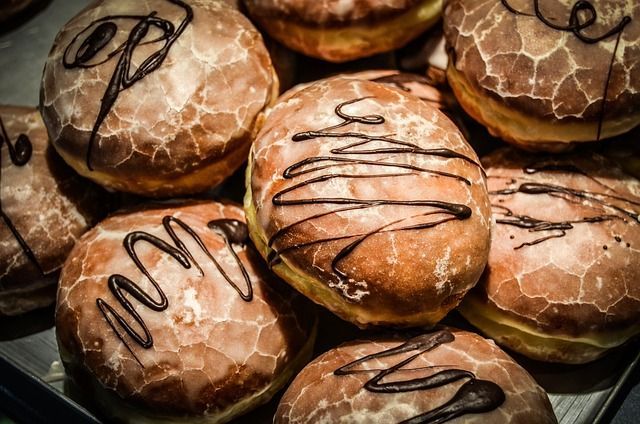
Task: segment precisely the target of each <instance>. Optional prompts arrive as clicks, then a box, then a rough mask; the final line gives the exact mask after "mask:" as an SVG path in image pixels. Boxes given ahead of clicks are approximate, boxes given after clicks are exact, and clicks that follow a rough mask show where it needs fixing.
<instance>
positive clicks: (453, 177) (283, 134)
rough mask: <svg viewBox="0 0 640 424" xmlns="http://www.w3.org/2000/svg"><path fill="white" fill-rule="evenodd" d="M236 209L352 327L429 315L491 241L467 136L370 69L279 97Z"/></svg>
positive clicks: (278, 259)
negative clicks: (373, 78)
mask: <svg viewBox="0 0 640 424" xmlns="http://www.w3.org/2000/svg"><path fill="white" fill-rule="evenodd" d="M245 211H246V213H247V221H248V225H249V230H250V236H251V238H252V240H253V241H254V243H255V244H256V246H257V247H258V249H259V251H260V253H261V254H262V256H263V257H264V258H266V260H267V261H268V262H269V265H270V266H271V268H272V270H273V271H274V272H275V273H276V274H278V275H279V276H280V277H282V278H283V279H284V280H285V281H287V282H288V283H289V284H291V285H292V286H293V287H295V288H296V289H297V290H298V291H300V292H301V293H303V294H304V295H305V296H307V297H309V298H310V299H312V300H313V301H314V302H316V303H319V304H321V305H323V306H325V307H326V308H328V309H330V310H331V311H333V312H334V313H335V314H337V315H338V316H340V317H341V318H343V319H345V320H347V321H351V322H353V323H355V324H357V325H359V326H367V325H376V324H381V325H382V324H388V325H397V326H411V325H430V324H433V323H435V322H437V321H438V320H440V319H441V318H442V317H443V316H444V315H445V314H446V313H447V312H448V311H449V310H451V309H453V308H454V307H455V306H456V305H457V304H458V303H459V302H460V300H461V298H462V296H464V294H465V293H466V292H467V290H469V289H470V288H471V287H472V286H473V285H474V284H476V282H477V280H478V278H479V277H480V275H481V273H482V269H483V268H484V266H485V264H486V260H487V255H488V251H489V237H490V234H489V231H490V226H491V225H490V224H491V218H490V207H489V201H488V196H487V192H486V186H485V180H484V176H483V171H482V169H481V167H480V165H479V162H478V160H477V158H476V155H475V153H474V152H473V150H472V149H471V148H470V147H469V145H468V144H467V143H466V142H465V140H464V137H463V136H462V135H461V133H460V132H459V130H458V129H457V128H456V126H455V125H454V124H453V123H452V122H451V121H450V120H449V119H447V118H446V116H445V115H444V114H442V113H441V112H439V111H438V110H437V109H436V108H434V107H432V106H430V105H428V104H427V103H426V102H424V101H422V100H420V99H419V98H418V97H415V96H412V95H409V94H406V93H405V92H403V91H402V90H398V89H395V88H392V87H388V86H386V85H383V84H379V83H374V82H370V81H362V80H353V79H348V78H342V77H336V78H332V79H327V80H323V81H320V82H318V83H316V84H314V85H312V86H310V87H308V88H306V89H304V90H302V91H299V92H298V93H297V94H295V95H293V96H291V97H289V98H288V99H287V100H286V101H282V102H278V104H277V105H276V106H275V107H274V109H273V110H272V111H271V112H270V113H269V116H268V118H267V121H266V122H265V126H264V128H263V129H262V131H261V132H260V133H259V135H258V137H257V139H256V141H255V143H254V145H253V147H252V152H251V156H250V159H249V165H248V168H247V194H246V196H245ZM462 235H463V236H462Z"/></svg>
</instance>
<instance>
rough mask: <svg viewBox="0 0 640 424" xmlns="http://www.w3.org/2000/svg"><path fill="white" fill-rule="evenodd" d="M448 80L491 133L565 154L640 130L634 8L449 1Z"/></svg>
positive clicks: (621, 1)
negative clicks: (576, 146) (573, 147)
mask: <svg viewBox="0 0 640 424" xmlns="http://www.w3.org/2000/svg"><path fill="white" fill-rule="evenodd" d="M444 31H445V37H446V40H447V45H448V49H449V55H450V60H449V66H448V69H447V78H448V80H449V84H450V85H451V87H452V89H453V91H454V92H455V94H456V97H457V98H458V100H459V101H460V103H461V105H462V107H463V108H464V109H465V110H466V111H467V112H468V113H469V114H470V115H471V116H472V117H473V118H475V119H476V120H478V121H479V122H480V123H482V124H484V125H485V126H487V127H488V129H489V131H490V132H491V133H492V134H493V135H495V136H498V137H500V138H502V139H504V140H506V141H508V142H511V143H515V144H517V145H519V146H521V147H525V148H527V149H531V150H549V151H561V150H566V149H568V148H570V147H571V143H574V142H584V141H592V140H600V139H603V138H608V137H613V136H615V135H618V134H622V133H625V132H627V131H629V130H630V129H632V128H633V127H635V126H637V125H638V124H640V75H639V74H638V72H640V70H639V68H638V67H637V66H636V62H637V57H638V55H640V7H637V4H635V3H634V2H627V1H625V0H601V1H598V2H594V1H580V2H576V1H551V2H539V1H536V0H481V1H476V0H451V1H449V2H447V5H446V7H445V9H444Z"/></svg>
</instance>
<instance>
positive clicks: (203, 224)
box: [56, 201, 313, 418]
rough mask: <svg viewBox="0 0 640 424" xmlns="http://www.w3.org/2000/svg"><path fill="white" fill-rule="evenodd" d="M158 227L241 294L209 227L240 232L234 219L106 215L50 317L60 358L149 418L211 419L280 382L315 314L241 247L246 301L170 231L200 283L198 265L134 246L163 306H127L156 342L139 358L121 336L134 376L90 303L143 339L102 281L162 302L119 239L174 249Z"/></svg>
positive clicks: (164, 208)
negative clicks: (114, 278) (222, 222)
mask: <svg viewBox="0 0 640 424" xmlns="http://www.w3.org/2000/svg"><path fill="white" fill-rule="evenodd" d="M164 216H173V217H175V218H178V219H180V220H182V221H183V222H184V223H185V224H187V225H188V226H189V227H190V228H191V229H192V230H193V231H194V232H195V233H196V234H197V235H198V236H199V237H200V238H201V240H202V242H203V243H204V245H205V246H206V247H207V248H208V250H209V251H210V252H211V254H212V256H213V257H214V258H215V259H216V260H217V261H218V262H219V263H220V264H221V266H222V267H223V269H224V270H225V272H226V273H227V275H228V276H229V277H230V279H231V281H234V282H235V283H236V284H237V285H238V287H239V288H240V289H241V290H242V291H243V292H244V293H246V292H247V288H246V286H245V283H244V279H243V277H242V273H241V268H240V267H238V265H237V264H236V263H235V260H234V259H233V256H232V255H231V253H230V251H229V249H228V248H227V247H226V246H225V243H224V239H223V237H222V236H221V235H220V234H218V233H216V232H215V231H213V230H212V229H211V228H209V227H208V226H207V223H208V222H210V221H211V220H217V219H234V220H239V221H244V215H243V213H242V210H241V209H240V208H239V207H237V206H235V205H231V204H221V203H216V202H211V201H204V202H182V203H175V202H174V203H165V204H157V205H149V206H147V207H144V208H142V209H140V210H137V211H133V212H129V213H119V214H116V215H113V216H111V217H110V218H108V219H106V220H105V221H103V222H102V223H100V224H99V225H98V226H97V227H95V228H94V229H93V230H91V231H90V232H88V233H87V234H86V235H85V236H84V237H83V238H82V240H81V241H80V242H79V243H78V244H77V245H76V247H75V248H74V250H73V251H72V253H71V255H70V256H69V259H68V260H67V262H66V264H65V267H64V268H63V271H62V274H61V277H60V288H59V293H58V305H57V310H56V329H57V336H58V344H59V347H60V351H61V356H62V359H63V361H64V362H65V365H66V366H67V368H68V369H70V370H71V371H72V374H73V375H76V374H80V375H81V374H82V372H84V373H87V372H88V373H89V374H92V375H93V377H94V378H95V379H97V381H98V382H99V383H100V384H101V385H102V386H103V387H104V388H106V389H107V390H108V391H111V392H113V393H116V394H117V395H118V396H120V397H121V398H123V399H124V400H126V401H128V402H129V403H132V404H135V405H137V406H139V407H141V408H143V410H146V411H147V414H149V415H151V416H154V415H157V416H165V417H166V416H169V417H171V416H173V417H177V416H181V415H187V416H194V417H195V416H202V415H205V416H212V417H214V418H215V416H217V415H220V414H224V413H225V412H226V411H227V410H228V409H230V408H232V407H233V406H234V405H235V404H236V403H237V402H239V401H242V400H243V399H246V398H250V397H252V396H254V395H257V394H258V392H260V391H261V390H263V389H265V388H267V387H268V386H269V385H271V384H272V383H274V382H275V381H276V380H277V379H278V377H280V376H281V373H283V370H285V369H286V368H287V367H288V366H289V365H290V364H291V362H292V361H293V360H294V359H295V358H296V357H297V356H298V354H300V353H301V349H302V348H303V346H304V345H305V343H306V341H307V339H308V338H309V337H310V331H311V326H312V324H313V322H312V311H305V306H304V305H305V303H303V301H304V299H303V298H302V297H300V296H298V295H295V294H293V293H292V292H291V291H290V290H289V289H288V287H286V286H285V285H283V284H281V283H279V282H278V281H275V280H273V279H272V278H271V277H270V276H269V274H268V273H267V272H266V270H265V269H264V268H263V266H262V264H261V263H260V260H259V258H258V257H257V256H256V254H255V253H254V252H253V251H252V250H251V249H250V248H249V247H248V246H246V245H244V246H241V245H235V244H234V247H233V249H234V250H235V252H236V253H237V255H238V257H239V258H240V261H241V262H242V264H243V266H244V268H245V269H246V271H247V273H248V276H249V279H250V281H251V282H252V286H253V298H252V300H251V301H245V300H243V299H242V298H241V297H240V296H239V294H238V293H237V292H236V291H235V290H234V289H233V288H232V286H231V285H230V284H229V283H228V282H227V281H226V280H225V279H224V277H223V275H222V274H221V273H220V272H219V271H218V270H217V268H216V267H215V264H214V263H213V261H211V260H210V259H208V258H207V256H205V254H204V253H203V251H202V250H201V249H199V248H198V247H197V244H195V242H194V239H192V238H191V237H190V236H189V235H188V234H187V233H186V232H183V231H182V230H181V229H180V227H179V226H178V225H174V227H175V229H176V234H177V235H178V237H179V238H180V240H182V241H183V242H184V243H185V245H186V247H187V249H188V250H189V251H190V253H191V254H192V255H193V258H194V260H195V262H197V263H198V264H199V265H200V266H201V268H202V271H203V274H204V275H201V274H200V273H199V272H198V270H197V267H196V266H194V265H193V263H194V260H191V261H190V263H191V264H192V265H191V266H190V268H189V269H185V268H183V267H182V266H180V265H179V264H178V263H177V262H176V261H174V260H173V259H172V258H171V256H169V255H168V254H166V253H164V252H162V251H161V250H159V249H155V248H153V247H152V245H151V244H146V243H139V244H137V245H136V252H137V253H138V256H139V258H140V261H141V263H142V264H144V266H145V267H146V269H148V270H149V272H150V274H151V275H152V276H154V278H156V279H157V281H158V284H159V286H160V287H161V289H162V291H163V292H164V293H165V294H166V296H167V299H168V307H167V309H166V310H164V311H154V310H152V309H150V308H147V307H145V306H144V305H142V304H141V303H140V302H138V301H137V300H136V299H133V298H132V297H130V298H129V299H130V300H131V302H132V304H133V305H134V307H135V310H136V311H137V313H138V314H139V315H140V316H141V318H142V319H143V320H144V322H145V323H146V326H147V327H148V329H149V331H150V334H151V336H152V337H153V346H152V347H151V348H149V349H145V348H143V347H142V346H141V345H138V344H137V343H136V342H135V341H134V340H133V339H131V338H130V337H129V336H127V335H126V334H125V333H124V330H122V329H121V328H120V331H121V332H122V335H123V337H124V339H125V340H126V341H127V343H128V344H129V346H130V348H131V349H132V351H133V354H135V357H137V358H138V360H139V361H140V362H141V363H142V364H143V365H144V367H142V366H141V365H140V364H139V363H138V362H137V361H136V359H135V357H134V356H133V354H132V353H131V352H130V351H128V350H127V347H126V345H125V344H124V343H123V342H122V341H121V340H120V339H119V338H118V337H117V336H116V334H115V332H114V330H113V329H112V328H111V327H110V326H109V324H108V323H107V321H106V320H105V317H104V316H103V314H102V313H101V310H100V309H99V308H98V306H97V304H96V299H98V298H102V299H104V301H106V302H107V303H108V304H110V305H111V306H112V307H113V308H114V309H115V310H116V311H117V312H118V313H120V314H122V316H123V317H125V319H126V320H127V322H130V323H131V324H132V325H134V327H135V328H136V329H137V330H138V331H141V329H140V327H137V326H136V325H135V321H133V318H132V317H131V316H130V315H129V314H127V313H126V312H125V311H124V309H123V308H122V306H121V304H120V303H119V302H118V300H117V299H116V298H115V297H114V295H113V293H112V292H111V291H110V289H109V287H108V284H107V280H108V277H109V276H110V275H112V274H116V273H117V274H121V275H124V276H126V277H128V278H131V279H132V280H133V281H134V282H136V283H137V284H139V285H140V287H142V289H143V290H145V291H146V292H147V293H150V294H151V296H152V297H154V298H155V299H158V297H159V295H158V293H157V292H156V291H155V290H153V287H152V286H151V283H150V282H149V280H147V279H145V278H144V276H143V274H142V273H141V272H140V270H139V269H138V268H137V267H136V266H135V264H134V263H133V261H132V259H131V258H130V257H129V255H128V254H127V252H126V251H125V248H124V247H123V239H124V238H125V236H126V235H127V234H128V233H130V232H132V231H144V232H147V233H149V234H152V235H155V236H157V237H159V238H161V239H162V240H165V241H166V242H168V243H170V244H172V245H173V243H172V241H171V239H170V238H169V235H168V233H167V232H166V230H165V228H164V227H163V224H162V219H163V217H164ZM306 308H307V309H308V307H306ZM74 369H79V371H80V372H74ZM278 384H280V385H282V384H284V381H280V382H279V383H278ZM263 401H264V400H263ZM254 406H255V405H254Z"/></svg>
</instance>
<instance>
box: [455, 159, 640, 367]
mask: <svg viewBox="0 0 640 424" xmlns="http://www.w3.org/2000/svg"><path fill="white" fill-rule="evenodd" d="M483 164H484V165H485V169H486V170H487V175H488V186H489V193H490V197H491V201H492V204H493V205H494V208H493V211H494V217H495V219H496V220H497V224H496V225H495V227H494V230H493V239H492V245H491V253H490V255H489V264H488V266H487V270H486V272H485V274H484V275H483V278H482V279H481V282H480V283H479V284H478V286H476V288H474V289H473V290H472V291H471V292H470V293H469V299H472V300H473V305H471V304H469V305H468V307H469V308H471V309H472V312H473V313H474V314H479V315H481V316H484V317H485V318H486V319H489V320H491V321H495V322H497V323H502V324H505V325H509V326H511V327H518V328H519V329H521V330H523V331H525V332H527V331H528V332H529V333H531V334H534V335H538V336H540V337H548V338H556V339H564V340H568V341H575V342H576V343H579V342H582V343H586V344H592V345H594V346H596V347H600V348H603V349H601V350H600V351H599V352H597V355H600V354H602V352H603V350H606V348H609V347H612V346H617V345H620V344H622V343H624V342H625V341H626V340H627V339H628V338H629V337H631V336H632V335H633V334H636V333H640V288H639V287H638V284H637V282H638V281H640V222H638V215H637V214H638V213H640V206H639V205H640V203H639V202H640V181H639V180H638V179H636V178H634V177H632V176H630V175H628V174H625V173H623V171H622V170H621V169H620V168H618V167H616V166H615V165H614V164H613V163H612V162H610V161H608V160H607V159H605V158H604V157H602V156H599V155H597V154H593V153H588V152H584V153H581V154H574V155H564V156H555V157H549V156H535V155H531V154H522V153H518V152H517V151H515V150H514V149H501V150H499V151H497V152H494V153H492V154H491V155H489V156H488V157H486V158H484V159H483ZM543 166H544V167H547V168H546V169H547V170H546V171H545V170H541V171H539V172H534V173H531V172H529V173H525V172H524V171H523V169H524V168H526V167H529V168H531V169H534V168H540V167H543ZM549 167H556V170H549V169H550V168H549ZM557 167H561V169H558V168H557ZM568 167H571V168H568ZM569 170H572V172H569ZM577 170H580V171H577ZM583 173H584V174H583ZM522 184H537V186H533V187H541V188H542V190H545V189H546V188H548V187H552V188H553V187H555V188H558V190H559V191H555V192H553V193H551V194H548V193H541V194H530V193H526V192H525V193H523V192H517V193H515V194H508V193H507V194H504V193H505V192H504V191H502V192H498V191H501V190H513V189H518V188H519V187H522ZM571 193H575V195H572V194H571ZM607 195H608V196H616V197H608V196H607ZM622 199H626V200H622ZM509 212H511V213H512V215H509ZM518 216H527V217H529V218H528V219H529V222H530V223H532V224H531V226H530V227H529V228H522V227H518V226H516V225H509V224H507V222H513V221H518V219H517V217H518ZM599 217H600V218H602V217H604V219H603V220H601V221H598V219H599ZM531 219H533V220H540V223H539V225H538V227H536V226H535V222H534V221H531ZM585 219H595V220H596V222H579V221H583V220H585ZM562 223H567V224H568V225H567V224H563V228H564V229H558V225H561V224H562ZM552 225H555V226H556V228H555V229H554V228H553V227H550V226H552ZM547 237H551V238H549V239H546V240H545V238H547ZM523 243H530V244H531V245H523ZM467 303H469V302H467V301H466V300H465V304H467ZM463 313H465V310H464V309H463ZM472 322H473V319H472ZM478 326H479V327H480V329H481V330H483V326H482V325H478ZM492 336H493V335H492ZM498 341H502V342H503V343H505V344H507V345H508V346H510V347H512V348H514V349H516V350H518V351H519V352H522V353H525V354H529V355H534V353H530V352H531V351H535V350H536V347H535V346H526V345H523V346H514V345H512V344H511V343H508V342H507V341H504V340H500V338H499V337H498ZM541 356H542V357H539V356H538V359H546V360H550V359H551V360H559V361H562V362H585V360H593V359H595V357H594V356H593V354H590V355H586V356H585V358H582V359H580V360H579V361H578V360H575V361H572V360H571V357H572V356H574V357H578V356H579V353H567V354H566V355H564V356H565V357H562V355H556V358H553V353H549V354H546V353H545V354H544V355H541Z"/></svg>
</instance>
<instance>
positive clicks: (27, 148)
mask: <svg viewBox="0 0 640 424" xmlns="http://www.w3.org/2000/svg"><path fill="white" fill-rule="evenodd" d="M0 129H1V130H2V134H0V181H2V168H1V165H2V146H3V145H5V144H6V145H7V150H8V151H9V159H10V160H11V163H12V164H13V165H15V166H24V165H26V164H27V163H28V162H29V160H30V159H31V155H32V153H33V145H32V144H31V140H29V137H27V135H26V134H19V135H18V138H17V139H16V141H15V142H14V143H13V144H12V143H11V139H10V138H9V135H8V134H7V129H6V128H5V126H4V122H2V117H0ZM0 217H2V221H4V223H5V225H6V226H7V227H8V228H9V231H11V234H13V237H14V238H15V239H16V241H17V242H18V244H19V245H20V248H22V251H23V252H24V255H25V256H26V257H27V258H28V259H29V261H31V263H33V265H35V266H36V268H37V269H38V271H39V272H40V274H42V275H44V271H43V269H42V267H41V266H40V263H39V262H38V259H37V258H36V255H35V254H34V253H33V251H32V250H31V248H30V247H29V245H28V244H27V242H26V240H25V239H24V238H23V237H22V235H21V234H20V232H19V231H18V229H17V228H16V226H15V225H14V224H13V222H12V221H11V219H10V218H9V217H8V216H7V214H6V213H5V212H4V210H2V197H1V196H0Z"/></svg>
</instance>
